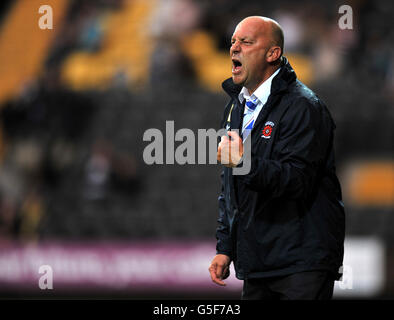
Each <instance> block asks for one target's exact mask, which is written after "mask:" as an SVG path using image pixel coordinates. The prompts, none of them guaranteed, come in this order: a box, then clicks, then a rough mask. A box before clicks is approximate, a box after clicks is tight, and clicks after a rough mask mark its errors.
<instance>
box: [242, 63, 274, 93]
mask: <svg viewBox="0 0 394 320" xmlns="http://www.w3.org/2000/svg"><path fill="white" fill-rule="evenodd" d="M279 68H280V64H277V65H275V66H272V67H270V68H269V69H268V70H267V71H266V72H265V74H264V76H263V80H261V81H260V82H259V83H258V84H257V85H255V86H253V87H250V88H249V87H246V86H245V88H246V89H248V92H249V95H252V94H253V92H255V91H256V90H257V88H258V87H260V86H261V85H262V84H263V83H264V82H265V81H267V79H269V78H270V77H271V76H272V75H273V74H274V73H275V72H276V70H278V69H279Z"/></svg>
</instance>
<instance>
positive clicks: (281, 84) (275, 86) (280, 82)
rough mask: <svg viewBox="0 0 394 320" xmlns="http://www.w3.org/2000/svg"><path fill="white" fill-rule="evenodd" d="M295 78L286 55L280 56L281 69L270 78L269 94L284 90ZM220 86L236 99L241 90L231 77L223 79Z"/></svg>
mask: <svg viewBox="0 0 394 320" xmlns="http://www.w3.org/2000/svg"><path fill="white" fill-rule="evenodd" d="M295 79H297V76H296V73H295V72H294V70H293V68H292V66H291V65H290V63H289V61H288V60H287V58H286V57H284V56H283V57H282V63H281V69H280V71H279V73H278V74H277V75H276V77H275V78H274V79H273V80H272V86H271V94H272V95H274V94H277V93H278V92H281V91H285V90H286V89H287V87H288V86H289V85H290V83H292V82H293V81H295ZM222 88H223V90H224V91H226V92H227V94H228V95H229V96H230V97H232V98H236V99H238V95H239V93H240V92H241V89H242V86H240V85H237V84H235V83H234V82H233V79H232V78H229V79H227V80H225V81H224V82H223V83H222Z"/></svg>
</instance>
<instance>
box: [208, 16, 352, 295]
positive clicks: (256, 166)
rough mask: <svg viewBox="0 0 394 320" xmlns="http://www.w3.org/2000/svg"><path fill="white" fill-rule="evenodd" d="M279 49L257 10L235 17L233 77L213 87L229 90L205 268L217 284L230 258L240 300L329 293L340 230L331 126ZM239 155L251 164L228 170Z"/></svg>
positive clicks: (336, 274) (275, 30)
mask: <svg viewBox="0 0 394 320" xmlns="http://www.w3.org/2000/svg"><path fill="white" fill-rule="evenodd" d="M283 47H284V36H283V31H282V29H281V27H280V25H279V24H278V23H277V22H276V21H274V20H272V19H269V18H265V17H248V18H246V19H244V20H242V21H241V22H240V23H239V24H238V25H237V27H236V28H235V31H234V34H233V36H232V39H231V48H230V58H231V62H232V77H231V78H230V79H227V80H226V81H224V82H223V84H222V86H223V89H224V90H225V91H226V93H227V94H228V95H229V96H230V101H229V103H228V104H227V106H226V108H225V111H224V116H223V120H222V127H224V128H226V130H227V131H228V135H226V136H223V137H222V139H221V142H220V143H219V146H218V154H217V158H218V161H219V162H220V163H221V164H223V171H222V175H221V180H222V191H221V194H220V196H219V219H218V228H217V230H216V238H217V245H216V253H217V254H216V256H215V257H214V259H213V260H212V263H211V265H210V267H209V272H210V275H211V278H212V281H213V282H214V283H216V284H218V285H221V286H224V285H226V283H225V282H224V280H225V279H226V278H227V277H228V276H229V267H230V264H231V263H233V264H234V269H235V276H236V277H237V278H238V279H240V280H243V281H244V285H243V290H242V298H243V299H270V300H272V299H279V300H280V299H331V298H332V294H333V286H334V281H335V280H338V279H339V278H340V276H341V272H340V270H341V266H342V261H343V242H344V233H345V214H344V207H343V203H342V196H341V188H340V184H339V181H338V179H337V176H336V173H335V159H334V150H333V140H334V129H335V124H334V122H333V120H332V118H331V115H330V113H329V111H328V109H327V107H326V106H325V104H324V103H323V102H322V101H321V100H320V99H319V98H318V97H317V96H316V95H315V94H314V93H313V92H312V91H311V90H310V89H309V88H307V87H306V86H305V85H304V84H303V83H301V82H300V81H299V80H298V79H297V77H296V74H295V72H294V70H293V68H292V67H291V66H290V64H289V62H288V60H287V59H286V58H285V57H284V56H283ZM247 139H250V141H249V142H250V143H248V144H246V143H245V142H246V140H247ZM248 145H249V146H250V150H249V149H247V148H246V146H248ZM244 146H245V148H244ZM245 156H249V157H250V161H251V169H250V171H249V172H248V173H247V174H245V175H235V174H233V173H234V168H235V167H239V166H242V163H243V160H244V158H245Z"/></svg>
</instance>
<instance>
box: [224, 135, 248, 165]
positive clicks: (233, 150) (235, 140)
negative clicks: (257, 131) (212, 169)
mask: <svg viewBox="0 0 394 320" xmlns="http://www.w3.org/2000/svg"><path fill="white" fill-rule="evenodd" d="M227 133H228V135H229V137H227V136H222V138H221V140H220V143H219V146H218V153H217V159H218V161H219V162H220V163H221V164H223V165H224V166H226V167H230V168H233V167H235V166H237V165H238V164H239V163H240V161H241V158H242V155H243V152H244V147H243V143H242V139H241V137H240V136H239V135H238V133H236V132H235V131H228V132H227Z"/></svg>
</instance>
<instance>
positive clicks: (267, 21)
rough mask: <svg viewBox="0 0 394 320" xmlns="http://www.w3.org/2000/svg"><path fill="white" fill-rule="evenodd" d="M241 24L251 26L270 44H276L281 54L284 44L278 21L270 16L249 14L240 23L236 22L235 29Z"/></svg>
mask: <svg viewBox="0 0 394 320" xmlns="http://www.w3.org/2000/svg"><path fill="white" fill-rule="evenodd" d="M242 24H246V25H250V26H252V27H253V28H254V29H255V30H256V32H258V33H260V34H262V35H264V37H267V38H268V39H269V40H270V41H271V45H272V46H278V47H280V49H281V56H282V54H283V46H284V35H283V30H282V27H281V26H280V24H279V23H278V22H276V21H275V20H273V19H271V18H267V17H262V16H250V17H247V18H245V19H243V20H242V21H241V22H240V23H238V25H237V27H236V28H235V30H237V29H238V28H239V27H240V26H241V25H242Z"/></svg>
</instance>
